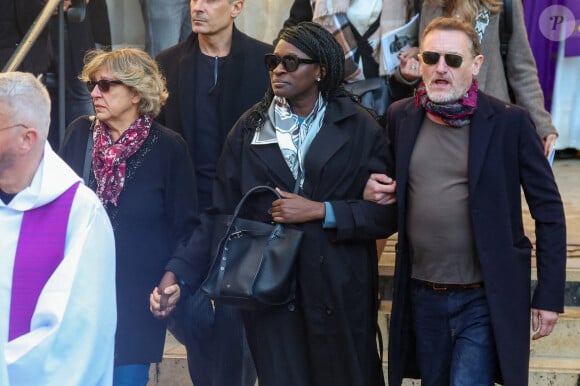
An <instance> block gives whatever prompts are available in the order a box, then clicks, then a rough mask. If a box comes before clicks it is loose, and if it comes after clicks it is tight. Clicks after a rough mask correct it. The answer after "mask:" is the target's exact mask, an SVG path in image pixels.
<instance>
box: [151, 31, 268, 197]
mask: <svg viewBox="0 0 580 386" xmlns="http://www.w3.org/2000/svg"><path fill="white" fill-rule="evenodd" d="M198 50H199V43H198V39H197V34H195V33H192V34H191V35H189V37H188V38H187V40H184V41H183V42H181V43H179V44H177V45H175V46H173V47H170V48H168V49H167V50H164V51H162V52H160V53H159V55H157V61H158V62H159V66H160V69H161V71H162V73H163V75H164V76H165V78H166V80H167V90H169V99H168V100H167V103H166V105H165V107H164V108H163V109H162V111H161V114H159V116H158V117H157V118H156V120H157V121H158V122H160V123H162V124H163V125H165V126H166V127H168V128H170V129H171V130H175V131H177V132H178V133H180V134H181V135H182V136H183V138H184V139H185V141H186V142H187V143H188V146H189V151H190V155H191V156H192V162H193V161H194V160H193V151H192V150H194V149H195V146H194V144H193V142H194V141H195V138H196V131H197V130H198V128H197V127H196V125H195V120H194V114H203V112H198V111H194V107H195V106H196V102H195V99H196V98H197V96H198V95H199V93H198V92H196V90H197V87H196V83H195V74H196V71H195V68H196V60H195V58H196V52H197V51H198ZM272 51H273V48H272V46H271V45H268V44H265V43H262V42H260V41H258V40H256V39H253V38H251V37H249V36H247V35H245V34H244V33H242V32H240V31H239V30H238V29H237V28H236V27H235V26H234V30H233V34H232V48H231V52H230V55H229V58H228V60H227V61H226V62H224V64H223V67H222V68H223V72H222V74H221V75H220V79H219V84H218V87H220V88H221V92H220V98H221V99H220V101H219V104H218V119H219V122H218V125H217V127H216V128H214V129H215V130H216V131H217V133H218V135H219V137H218V141H219V143H220V144H223V143H224V142H225V139H226V136H227V134H228V131H229V130H230V129H231V128H232V126H233V125H234V123H235V122H236V121H237V120H238V118H239V117H240V116H241V115H242V114H243V113H244V112H245V111H246V110H247V109H249V108H250V107H251V106H252V105H253V104H254V103H257V102H258V101H259V100H260V99H262V97H263V96H264V94H265V92H266V90H267V89H268V85H269V83H270V79H269V77H268V71H267V70H266V67H265V66H264V55H265V54H267V53H271V52H272ZM193 166H194V169H195V163H194V165H193ZM198 188H200V189H201V187H198Z"/></svg>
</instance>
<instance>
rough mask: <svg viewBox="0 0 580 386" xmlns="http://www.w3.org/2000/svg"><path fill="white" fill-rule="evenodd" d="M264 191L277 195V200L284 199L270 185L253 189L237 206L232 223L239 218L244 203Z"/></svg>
mask: <svg viewBox="0 0 580 386" xmlns="http://www.w3.org/2000/svg"><path fill="white" fill-rule="evenodd" d="M262 190H269V191H270V192H272V193H273V194H275V195H276V197H277V198H282V197H281V196H280V194H279V193H278V192H277V191H276V189H274V188H272V187H271V186H268V185H258V186H254V187H253V188H252V189H250V190H248V191H247V192H246V194H244V196H243V197H242V199H241V200H240V202H239V203H238V205H237V206H236V209H235V210H234V214H233V216H232V223H233V222H234V219H235V218H236V217H238V215H239V213H240V211H241V210H242V207H243V206H244V203H245V202H246V201H247V200H248V198H250V196H252V195H253V194H254V193H256V192H259V191H262ZM228 233H229V230H228Z"/></svg>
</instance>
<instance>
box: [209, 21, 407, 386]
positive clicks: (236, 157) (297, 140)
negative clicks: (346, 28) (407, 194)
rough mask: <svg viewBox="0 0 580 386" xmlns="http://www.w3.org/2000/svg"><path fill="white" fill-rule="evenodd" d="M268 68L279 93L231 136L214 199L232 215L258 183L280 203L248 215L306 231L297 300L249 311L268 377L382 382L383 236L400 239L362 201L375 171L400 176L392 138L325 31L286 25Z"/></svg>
mask: <svg viewBox="0 0 580 386" xmlns="http://www.w3.org/2000/svg"><path fill="white" fill-rule="evenodd" d="M265 65H266V67H267V68H268V70H269V74H270V80H271V86H270V87H269V89H268V91H267V93H266V95H265V97H264V99H263V100H262V101H261V102H260V103H258V104H256V105H255V106H254V107H252V108H251V109H250V110H248V111H247V112H246V113H245V114H244V115H243V116H242V117H241V118H240V120H239V121H238V122H237V123H236V125H235V126H234V127H233V129H232V130H231V132H230V134H229V136H228V138H227V142H226V144H225V146H224V149H223V152H222V156H221V159H220V162H219V164H218V169H217V179H216V183H215V185H214V197H213V199H214V206H215V207H216V209H217V210H218V211H219V212H220V213H224V214H231V213H232V212H233V209H234V207H235V206H236V203H237V202H239V200H240V198H241V197H242V196H243V194H244V193H245V192H247V191H248V190H249V189H251V188H252V187H254V186H256V185H269V186H272V187H275V188H277V189H278V191H279V193H280V195H281V196H282V199H278V200H275V201H273V198H272V196H271V195H268V194H264V195H260V196H258V197H257V198H256V200H255V201H253V202H252V205H251V206H252V208H251V210H248V212H249V213H251V214H252V217H253V218H254V219H256V220H261V221H264V222H268V223H269V222H271V221H275V222H277V223H284V224H287V226H289V227H293V228H297V229H301V230H302V231H303V232H304V238H303V240H302V244H301V247H300V251H299V256H298V259H297V267H296V269H297V289H296V292H297V294H296V299H295V300H294V301H292V302H291V303H289V304H286V305H284V306H280V307H271V308H266V309H260V310H257V311H248V310H244V311H243V320H244V325H245V328H246V332H247V337H248V343H249V346H250V350H251V352H252V356H253V359H254V362H255V365H256V370H257V373H258V381H259V383H260V386H296V385H300V386H328V385H332V386H352V385H357V386H377V385H384V379H383V374H382V366H381V362H380V359H379V355H378V351H377V347H376V332H377V331H376V330H377V328H376V326H377V308H378V298H377V293H378V287H377V281H378V272H377V255H376V249H375V243H374V240H375V239H376V238H381V237H386V236H388V235H389V234H390V233H392V232H393V231H394V226H395V221H396V220H395V215H394V213H395V211H396V209H395V207H394V205H385V206H383V205H377V204H375V203H372V202H369V201H364V200H363V199H362V193H363V189H364V186H365V183H366V180H367V179H368V178H369V176H370V174H371V173H375V172H379V171H381V172H386V173H387V174H388V173H390V172H392V170H390V163H389V157H388V155H389V153H388V150H387V148H386V139H385V136H384V132H383V130H382V129H381V127H380V126H379V125H378V123H377V122H376V120H375V119H374V118H373V116H372V115H371V113H369V112H368V111H367V110H366V109H365V108H363V107H362V106H361V105H360V104H358V103H357V102H355V101H354V100H353V99H352V98H351V96H350V94H348V93H347V92H346V91H344V89H343V88H342V86H341V81H342V79H343V78H344V55H343V52H342V48H341V47H340V45H339V44H338V43H337V41H336V40H335V39H334V37H333V36H332V35H331V34H330V33H329V32H328V31H326V30H325V29H324V28H323V27H321V26H320V25H317V24H314V23H311V22H304V23H300V24H298V25H296V26H293V27H288V28H285V29H283V30H282V32H281V33H280V35H279V40H278V41H277V44H276V45H275V50H274V53H272V54H268V55H266V56H265ZM291 192H295V193H291Z"/></svg>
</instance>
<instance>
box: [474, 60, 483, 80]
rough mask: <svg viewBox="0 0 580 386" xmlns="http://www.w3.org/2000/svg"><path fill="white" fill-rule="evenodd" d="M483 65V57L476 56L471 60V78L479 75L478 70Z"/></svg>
mask: <svg viewBox="0 0 580 386" xmlns="http://www.w3.org/2000/svg"><path fill="white" fill-rule="evenodd" d="M482 64H483V55H477V56H476V57H475V58H473V63H471V73H472V74H473V76H477V74H479V70H480V69H481V65H482Z"/></svg>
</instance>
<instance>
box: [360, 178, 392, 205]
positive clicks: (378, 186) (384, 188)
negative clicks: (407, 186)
mask: <svg viewBox="0 0 580 386" xmlns="http://www.w3.org/2000/svg"><path fill="white" fill-rule="evenodd" d="M396 190H397V181H395V180H393V179H392V178H391V177H389V176H387V175H386V174H379V173H373V174H371V176H370V177H369V179H368V181H367V184H366V186H365V190H364V192H363V198H364V199H365V200H367V201H373V202H376V203H377V204H382V205H387V204H393V203H395V202H397V195H396Z"/></svg>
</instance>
